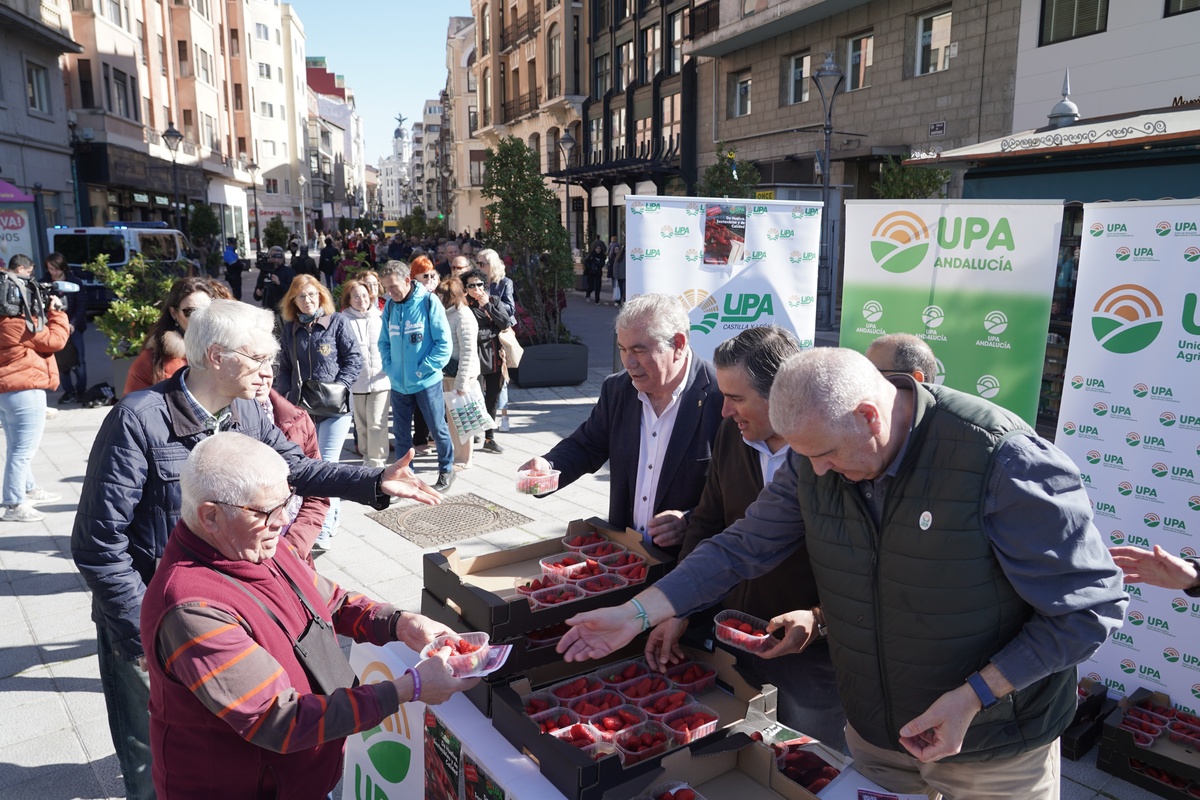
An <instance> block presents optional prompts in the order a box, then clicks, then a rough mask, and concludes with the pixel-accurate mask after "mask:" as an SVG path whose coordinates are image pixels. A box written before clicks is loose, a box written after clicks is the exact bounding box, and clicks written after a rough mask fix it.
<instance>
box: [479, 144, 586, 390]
mask: <svg viewBox="0 0 1200 800" xmlns="http://www.w3.org/2000/svg"><path fill="white" fill-rule="evenodd" d="M483 196H484V197H486V198H489V199H490V200H491V202H490V203H489V204H488V205H487V206H486V208H485V209H484V211H485V214H486V219H487V225H488V230H489V231H490V233H491V236H490V244H492V245H493V246H494V247H495V248H496V249H497V250H501V251H507V252H508V254H509V255H510V256H512V259H513V263H514V265H515V266H514V269H513V274H512V279H513V284H514V285H515V289H516V296H517V302H518V304H519V308H518V310H517V315H518V317H520V319H519V320H518V323H519V325H518V330H517V335H518V338H519V339H520V340H521V344H522V345H523V346H524V348H525V353H524V355H523V356H522V357H521V366H520V369H519V371H518V378H517V381H518V382H519V383H520V385H521V386H525V387H534V386H575V385H577V384H580V383H583V382H584V381H585V380H587V364H588V352H587V345H584V344H582V343H580V342H579V340H578V339H576V338H575V337H574V336H573V335H572V334H571V332H570V331H569V330H567V328H566V327H565V326H564V325H563V322H562V310H563V307H564V306H565V305H566V294H567V290H568V289H570V288H571V287H572V286H573V285H574V282H575V268H574V265H573V264H572V263H571V249H570V244H569V241H568V238H567V231H566V229H565V228H564V227H563V226H562V225H561V223H560V222H559V217H558V200H557V198H556V197H555V195H554V193H553V192H551V191H550V189H549V188H548V187H547V186H546V183H545V181H544V180H543V179H542V173H541V169H540V167H539V163H538V154H537V153H535V152H534V151H533V150H530V149H529V147H528V146H527V145H526V144H525V143H524V142H522V141H521V140H520V139H518V138H516V137H515V136H506V137H504V138H503V139H501V140H500V141H499V142H498V143H497V144H496V147H495V148H494V149H489V150H488V153H487V159H486V161H485V172H484V179H483Z"/></svg>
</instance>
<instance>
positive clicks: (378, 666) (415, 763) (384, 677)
mask: <svg viewBox="0 0 1200 800" xmlns="http://www.w3.org/2000/svg"><path fill="white" fill-rule="evenodd" d="M419 660H420V659H419V657H418V655H417V654H416V653H414V652H413V651H412V650H410V649H409V648H407V647H404V646H401V645H396V646H388V647H377V646H375V645H364V644H355V645H353V646H352V647H351V649H350V666H352V667H354V672H355V674H357V675H358V676H359V681H360V682H361V683H364V684H367V683H379V682H380V681H393V680H396V679H397V678H399V677H400V676H401V675H403V674H404V671H405V670H406V669H408V668H409V667H414V666H416V664H417V662H418V661H419ZM424 719H425V704H424V703H404V704H403V705H401V706H400V709H399V710H398V711H397V712H396V713H395V714H392V715H391V716H390V717H388V718H387V719H385V720H384V721H383V722H382V723H380V724H379V725H378V726H376V727H375V728H372V729H371V730H369V731H365V732H363V733H356V734H354V735H352V736H349V737H347V738H346V756H345V772H344V773H343V777H342V797H343V800H347V799H351V798H353V799H357V798H362V799H363V800H366V798H370V800H415V798H421V797H424V796H425V725H424Z"/></svg>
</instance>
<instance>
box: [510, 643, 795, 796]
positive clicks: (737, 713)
mask: <svg viewBox="0 0 1200 800" xmlns="http://www.w3.org/2000/svg"><path fill="white" fill-rule="evenodd" d="M688 655H689V657H691V658H695V659H696V660H699V661H704V662H706V663H708V664H711V665H712V666H713V667H715V668H716V669H717V688H714V689H712V690H710V691H708V692H704V693H702V694H700V695H699V696H698V697H697V699H698V700H699V701H700V702H702V703H704V704H705V705H707V706H709V707H710V708H713V709H714V710H716V711H717V714H718V716H719V720H720V722H719V725H718V728H717V730H716V732H714V733H712V734H710V735H709V736H706V737H704V738H702V739H698V740H696V741H695V742H692V743H691V744H689V745H688V746H687V748H686V749H689V750H692V751H699V750H701V749H706V748H708V747H709V746H711V745H712V744H713V743H714V742H717V741H718V740H721V739H724V738H725V737H726V735H727V734H728V732H729V730H730V729H731V728H733V727H734V726H736V725H738V724H740V723H742V722H744V721H747V720H750V721H751V722H752V724H754V725H755V726H756V727H761V726H765V725H767V724H768V723H769V722H770V721H771V720H773V719H774V717H775V702H776V694H775V687H773V686H767V687H764V688H763V690H761V691H760V690H759V689H757V688H755V687H753V686H751V685H750V684H748V683H747V682H746V681H745V680H744V679H743V678H742V677H741V676H740V675H739V674H738V673H737V671H736V670H735V669H734V661H733V657H732V656H731V655H730V654H728V653H725V652H723V651H721V652H717V653H711V654H709V653H701V652H699V651H689V652H688ZM574 666H575V667H576V672H582V670H579V669H578V666H579V665H574ZM597 666H598V665H596V664H594V663H590V662H589V664H588V665H587V670H586V671H589V672H590V671H592V670H594V669H596V668H597ZM543 685H544V684H534V683H531V682H530V681H529V680H528V679H525V678H522V679H518V680H515V681H513V682H512V683H510V684H508V685H506V686H498V687H495V689H494V691H493V696H492V724H493V725H494V726H495V727H496V730H498V731H499V732H500V733H501V734H502V735H503V736H504V738H506V739H507V740H508V741H509V742H511V743H512V745H513V746H514V747H516V748H517V750H518V751H520V752H522V753H524V754H526V755H527V756H529V757H530V758H532V759H533V760H534V761H535V762H537V764H538V766H539V768H540V769H541V772H542V774H543V775H544V776H545V777H546V778H547V779H548V780H549V781H550V782H551V783H552V784H554V785H555V787H556V788H557V789H558V790H559V791H560V792H562V793H563V794H564V795H565V796H566V797H567V798H569V799H570V800H599V798H601V797H603V798H604V800H623V798H630V797H634V796H635V795H636V794H637V793H638V792H641V791H643V790H645V789H646V788H648V787H649V785H650V782H651V781H653V780H654V775H655V774H657V772H658V770H659V764H660V762H661V760H662V759H663V758H666V757H667V756H669V755H670V752H677V751H670V752H669V753H667V754H664V755H663V756H659V757H657V758H651V759H647V760H646V761H642V762H639V763H637V764H634V765H632V766H630V767H628V768H625V767H622V765H621V763H620V761H619V760H618V759H617V758H616V757H615V756H614V757H609V758H604V759H601V760H600V761H592V760H591V759H590V758H588V757H587V756H586V755H585V754H584V753H583V752H582V751H581V750H579V749H577V748H574V747H571V746H570V745H568V744H565V743H563V742H561V741H559V740H558V739H555V738H554V737H553V736H548V735H545V734H542V733H541V732H540V731H539V730H538V727H537V725H535V724H534V722H533V721H532V720H531V719H530V718H529V717H528V716H527V715H526V714H525V708H524V705H523V704H522V702H521V698H522V697H523V696H524V695H526V694H528V693H530V692H531V691H534V690H535V689H540V688H543ZM769 752H770V751H769V750H768V753H769ZM773 767H774V761H773V759H772V768H773ZM781 777H782V776H781Z"/></svg>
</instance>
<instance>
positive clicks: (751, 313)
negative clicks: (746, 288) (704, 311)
mask: <svg viewBox="0 0 1200 800" xmlns="http://www.w3.org/2000/svg"><path fill="white" fill-rule="evenodd" d="M763 315H767V316H774V315H775V303H774V299H773V295H771V293H770V292H768V293H767V294H727V295H725V314H724V316H722V318H721V319H722V320H723V321H725V322H757V321H758V319H759V317H762V316H763Z"/></svg>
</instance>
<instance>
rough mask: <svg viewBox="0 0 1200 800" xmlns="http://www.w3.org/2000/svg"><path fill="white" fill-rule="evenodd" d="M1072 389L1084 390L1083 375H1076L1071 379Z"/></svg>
mask: <svg viewBox="0 0 1200 800" xmlns="http://www.w3.org/2000/svg"><path fill="white" fill-rule="evenodd" d="M1071 388H1072V389H1082V388H1083V376H1082V375H1076V376H1075V377H1074V378H1071Z"/></svg>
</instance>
